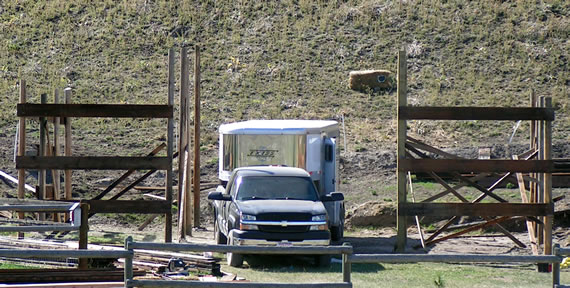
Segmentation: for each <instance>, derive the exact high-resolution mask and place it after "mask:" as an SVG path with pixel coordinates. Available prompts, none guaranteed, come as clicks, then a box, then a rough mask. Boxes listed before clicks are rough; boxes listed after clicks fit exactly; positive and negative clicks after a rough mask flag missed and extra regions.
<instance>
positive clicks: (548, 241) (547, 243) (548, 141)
mask: <svg viewBox="0 0 570 288" xmlns="http://www.w3.org/2000/svg"><path fill="white" fill-rule="evenodd" d="M544 104H545V107H546V108H552V98H550V97H546V98H544ZM544 122H545V123H544V139H543V141H544V145H543V146H544V150H543V152H544V160H551V159H552V149H551V148H552V121H544ZM543 181H544V184H543V185H544V203H548V204H552V173H545V174H544V179H543ZM552 222H553V216H552V215H547V216H545V217H544V254H545V255H549V254H552Z"/></svg>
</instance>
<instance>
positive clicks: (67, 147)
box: [58, 87, 72, 221]
mask: <svg viewBox="0 0 570 288" xmlns="http://www.w3.org/2000/svg"><path fill="white" fill-rule="evenodd" d="M63 95H64V97H65V104H71V95H72V91H71V88H69V87H68V88H65V89H64V90H63ZM63 120H64V122H65V127H64V128H65V133H64V141H65V142H64V146H63V147H64V151H63V153H64V155H65V156H66V157H71V118H69V117H64V118H63ZM58 156H59V155H58ZM63 175H64V178H63V179H64V184H65V187H64V191H65V200H71V195H72V194H71V176H72V171H71V169H66V170H65V171H63ZM67 220H69V216H68V215H67V214H66V216H65V221H67Z"/></svg>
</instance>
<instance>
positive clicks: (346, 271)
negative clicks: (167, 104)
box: [342, 243, 352, 283]
mask: <svg viewBox="0 0 570 288" xmlns="http://www.w3.org/2000/svg"><path fill="white" fill-rule="evenodd" d="M342 245H343V246H350V243H343V244H342ZM348 256H349V254H342V282H345V283H350V281H351V280H350V274H351V273H352V263H350V261H349V260H348Z"/></svg>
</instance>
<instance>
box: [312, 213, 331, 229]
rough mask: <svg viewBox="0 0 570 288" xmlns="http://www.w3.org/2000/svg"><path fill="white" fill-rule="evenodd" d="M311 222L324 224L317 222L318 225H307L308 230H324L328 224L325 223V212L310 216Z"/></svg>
mask: <svg viewBox="0 0 570 288" xmlns="http://www.w3.org/2000/svg"><path fill="white" fill-rule="evenodd" d="M311 221H312V222H321V223H322V222H325V224H319V225H311V226H310V227H309V231H326V230H328V225H327V224H326V221H327V215H326V214H321V215H315V216H313V217H312V218H311Z"/></svg>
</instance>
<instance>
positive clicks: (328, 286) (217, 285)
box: [126, 280, 352, 288]
mask: <svg viewBox="0 0 570 288" xmlns="http://www.w3.org/2000/svg"><path fill="white" fill-rule="evenodd" d="M126 285H127V287H213V288H226V287H227V288H235V287H248V288H249V287H254V288H255V287H286V288H291V287H296V288H297V287H298V288H321V287H322V288H351V287H352V284H351V283H252V282H244V283H240V282H200V281H164V280H131V281H128V282H127V283H126Z"/></svg>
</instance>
